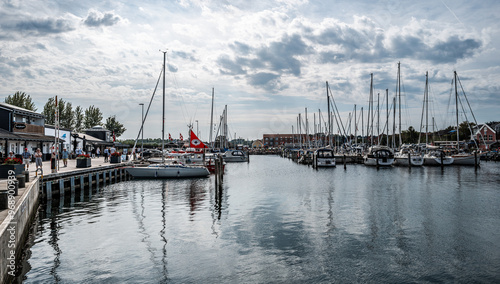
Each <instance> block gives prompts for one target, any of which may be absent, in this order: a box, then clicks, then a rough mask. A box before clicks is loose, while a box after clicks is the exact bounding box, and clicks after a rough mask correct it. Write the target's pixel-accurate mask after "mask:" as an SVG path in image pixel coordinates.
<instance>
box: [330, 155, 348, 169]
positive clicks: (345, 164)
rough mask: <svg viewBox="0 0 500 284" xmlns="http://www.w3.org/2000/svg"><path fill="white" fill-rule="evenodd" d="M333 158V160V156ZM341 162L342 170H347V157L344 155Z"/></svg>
mask: <svg viewBox="0 0 500 284" xmlns="http://www.w3.org/2000/svg"><path fill="white" fill-rule="evenodd" d="M333 157H334V158H335V155H334V156H333ZM343 162H344V170H346V169H347V157H346V155H345V154H344V161H343Z"/></svg>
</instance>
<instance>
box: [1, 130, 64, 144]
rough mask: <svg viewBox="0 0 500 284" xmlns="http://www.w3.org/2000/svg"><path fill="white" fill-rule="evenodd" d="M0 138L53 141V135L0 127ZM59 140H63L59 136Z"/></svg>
mask: <svg viewBox="0 0 500 284" xmlns="http://www.w3.org/2000/svg"><path fill="white" fill-rule="evenodd" d="M0 139H2V140H5V139H7V140H15V141H39V142H53V141H54V139H55V137H54V136H47V135H42V134H36V133H22V132H10V131H7V130H5V129H1V128H0ZM59 140H60V141H65V140H64V139H61V138H59Z"/></svg>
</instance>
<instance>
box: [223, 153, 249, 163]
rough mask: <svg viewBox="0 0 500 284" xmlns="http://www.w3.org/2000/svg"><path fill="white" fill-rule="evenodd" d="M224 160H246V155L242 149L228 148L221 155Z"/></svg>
mask: <svg viewBox="0 0 500 284" xmlns="http://www.w3.org/2000/svg"><path fill="white" fill-rule="evenodd" d="M222 157H223V159H224V162H226V163H237V162H247V161H248V156H247V155H246V154H245V152H243V151H242V150H228V151H226V152H225V153H224V154H223V155H222Z"/></svg>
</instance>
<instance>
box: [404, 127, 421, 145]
mask: <svg viewBox="0 0 500 284" xmlns="http://www.w3.org/2000/svg"><path fill="white" fill-rule="evenodd" d="M418 135H419V134H418V132H417V131H416V130H415V128H413V126H410V127H408V130H405V131H403V132H402V133H401V138H402V139H403V143H410V144H411V143H417V142H418Z"/></svg>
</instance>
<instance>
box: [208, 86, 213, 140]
mask: <svg viewBox="0 0 500 284" xmlns="http://www.w3.org/2000/svg"><path fill="white" fill-rule="evenodd" d="M213 125H214V88H212V110H211V112H210V141H209V143H208V144H209V145H210V147H212V148H213V147H214V145H213V143H212V132H214V129H213Z"/></svg>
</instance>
